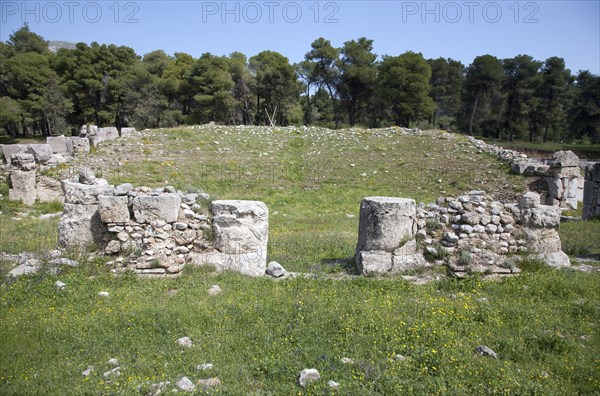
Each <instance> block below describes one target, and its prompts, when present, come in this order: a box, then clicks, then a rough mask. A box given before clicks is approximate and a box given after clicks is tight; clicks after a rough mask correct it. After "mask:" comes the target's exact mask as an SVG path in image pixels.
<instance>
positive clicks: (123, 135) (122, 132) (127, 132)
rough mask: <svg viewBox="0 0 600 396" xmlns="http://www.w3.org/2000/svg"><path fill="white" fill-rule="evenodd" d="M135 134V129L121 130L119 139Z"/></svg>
mask: <svg viewBox="0 0 600 396" xmlns="http://www.w3.org/2000/svg"><path fill="white" fill-rule="evenodd" d="M132 133H135V128H121V137H126V136H130V135H131V134H132Z"/></svg>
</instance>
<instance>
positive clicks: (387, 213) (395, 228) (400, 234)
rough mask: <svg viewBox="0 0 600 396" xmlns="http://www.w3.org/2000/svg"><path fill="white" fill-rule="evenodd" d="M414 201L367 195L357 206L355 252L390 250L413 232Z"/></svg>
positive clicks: (409, 237)
mask: <svg viewBox="0 0 600 396" xmlns="http://www.w3.org/2000/svg"><path fill="white" fill-rule="evenodd" d="M415 218H416V204H415V201H414V200H412V199H405V198H391V197H367V198H365V199H363V201H362V203H361V206H360V220H359V231H358V232H359V233H358V244H357V246H356V252H357V255H358V252H361V251H365V250H367V251H368V250H373V251H385V252H393V251H394V249H396V248H398V247H399V246H400V245H401V244H402V242H404V241H406V240H407V239H413V237H414V235H415V232H416V229H415V228H416V223H415Z"/></svg>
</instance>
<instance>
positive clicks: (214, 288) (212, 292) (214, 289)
mask: <svg viewBox="0 0 600 396" xmlns="http://www.w3.org/2000/svg"><path fill="white" fill-rule="evenodd" d="M222 291H223V290H221V288H220V287H219V285H212V286H211V288H210V289H208V294H209V295H210V296H216V295H217V294H220V293H221V292H222Z"/></svg>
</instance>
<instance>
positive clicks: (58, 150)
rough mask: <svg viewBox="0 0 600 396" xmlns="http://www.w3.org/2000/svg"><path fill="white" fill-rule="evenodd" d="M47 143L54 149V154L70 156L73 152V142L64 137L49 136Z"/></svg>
mask: <svg viewBox="0 0 600 396" xmlns="http://www.w3.org/2000/svg"><path fill="white" fill-rule="evenodd" d="M46 143H47V144H48V145H49V146H50V147H52V151H53V152H54V154H61V155H64V156H69V155H71V153H72V152H73V144H71V140H70V139H67V138H66V137H64V135H61V136H48V137H47V138H46Z"/></svg>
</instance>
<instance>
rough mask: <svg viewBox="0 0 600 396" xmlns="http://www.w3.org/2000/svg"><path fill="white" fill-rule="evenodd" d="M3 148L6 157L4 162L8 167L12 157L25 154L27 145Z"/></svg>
mask: <svg viewBox="0 0 600 396" xmlns="http://www.w3.org/2000/svg"><path fill="white" fill-rule="evenodd" d="M1 146H2V155H3V156H4V161H5V162H6V163H7V164H8V165H10V164H11V159H10V156H11V155H13V154H18V153H21V152H25V151H26V150H27V144H2V145H1Z"/></svg>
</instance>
